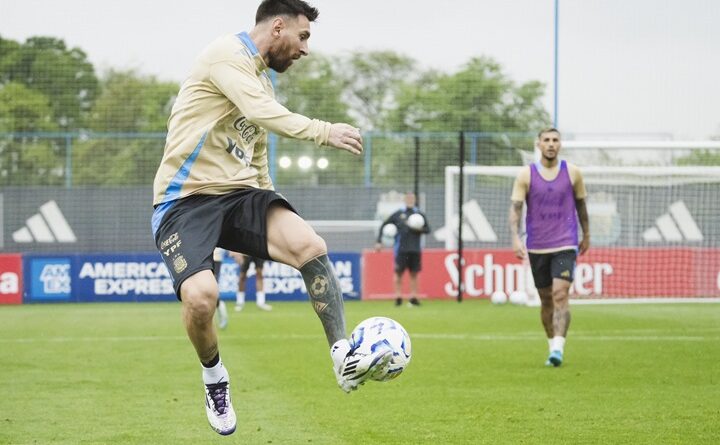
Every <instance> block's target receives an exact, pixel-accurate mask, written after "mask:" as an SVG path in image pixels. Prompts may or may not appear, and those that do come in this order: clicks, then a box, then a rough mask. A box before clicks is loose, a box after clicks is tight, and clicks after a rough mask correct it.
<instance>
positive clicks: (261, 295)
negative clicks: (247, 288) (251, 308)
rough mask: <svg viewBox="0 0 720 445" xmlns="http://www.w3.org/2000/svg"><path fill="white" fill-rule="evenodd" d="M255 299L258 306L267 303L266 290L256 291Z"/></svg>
mask: <svg viewBox="0 0 720 445" xmlns="http://www.w3.org/2000/svg"><path fill="white" fill-rule="evenodd" d="M255 301H256V303H257V305H258V306H262V305H263V304H265V292H262V291H260V292H255Z"/></svg>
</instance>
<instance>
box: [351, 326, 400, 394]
mask: <svg viewBox="0 0 720 445" xmlns="http://www.w3.org/2000/svg"><path fill="white" fill-rule="evenodd" d="M350 347H351V348H352V349H353V351H357V352H360V353H362V354H371V353H372V352H375V351H377V350H378V348H389V349H390V350H391V351H392V354H393V356H392V359H391V360H390V365H389V366H388V368H387V371H386V372H385V373H383V374H381V375H375V376H372V377H371V378H372V379H373V380H377V381H380V382H386V381H388V380H392V379H395V378H397V376H399V375H400V374H401V373H402V372H403V370H405V368H406V367H407V365H408V364H409V363H410V357H411V355H412V345H411V343H410V336H409V335H408V333H407V331H406V330H405V328H403V327H402V325H401V324H400V323H398V322H397V321H395V320H393V319H390V318H387V317H371V318H368V319H366V320H363V321H361V322H360V324H358V325H357V326H356V327H355V329H353V331H352V334H351V335H350Z"/></svg>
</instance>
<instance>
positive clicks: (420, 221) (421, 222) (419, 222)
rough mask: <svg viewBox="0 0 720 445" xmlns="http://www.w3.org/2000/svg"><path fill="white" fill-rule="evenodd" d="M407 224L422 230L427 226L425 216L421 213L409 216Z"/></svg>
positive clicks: (414, 228)
mask: <svg viewBox="0 0 720 445" xmlns="http://www.w3.org/2000/svg"><path fill="white" fill-rule="evenodd" d="M407 225H408V227H410V228H411V229H413V230H422V228H423V227H425V218H423V216H422V215H421V214H419V213H413V214H412V215H410V216H408V219H407Z"/></svg>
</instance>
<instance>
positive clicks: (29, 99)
mask: <svg viewBox="0 0 720 445" xmlns="http://www.w3.org/2000/svg"><path fill="white" fill-rule="evenodd" d="M56 129H57V124H56V123H55V122H54V120H53V114H52V107H51V105H50V101H49V99H48V98H47V96H45V95H44V94H42V93H40V92H38V91H34V90H31V89H29V88H27V87H26V86H25V85H23V84H21V83H18V82H7V83H5V84H3V85H0V133H23V134H22V135H17V134H15V135H13V136H10V135H7V136H6V137H4V138H3V139H0V184H3V185H20V184H23V185H33V184H53V183H59V182H61V178H62V175H63V169H62V167H63V166H64V163H63V156H64V150H63V148H64V145H63V144H59V143H58V141H57V140H53V139H44V138H39V137H37V136H35V135H33V132H43V131H52V130H56Z"/></svg>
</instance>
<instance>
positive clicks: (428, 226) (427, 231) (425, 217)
mask: <svg viewBox="0 0 720 445" xmlns="http://www.w3.org/2000/svg"><path fill="white" fill-rule="evenodd" d="M420 214H421V215H422V217H423V220H424V221H425V225H424V226H423V227H422V229H421V230H420V232H421V233H425V234H428V233H430V224H428V219H427V216H425V214H424V213H422V212H420Z"/></svg>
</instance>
